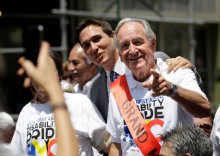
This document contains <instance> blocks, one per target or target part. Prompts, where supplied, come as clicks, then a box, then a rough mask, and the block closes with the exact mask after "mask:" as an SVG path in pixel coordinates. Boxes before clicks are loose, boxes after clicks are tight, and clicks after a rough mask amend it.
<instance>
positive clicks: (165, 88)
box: [143, 69, 171, 96]
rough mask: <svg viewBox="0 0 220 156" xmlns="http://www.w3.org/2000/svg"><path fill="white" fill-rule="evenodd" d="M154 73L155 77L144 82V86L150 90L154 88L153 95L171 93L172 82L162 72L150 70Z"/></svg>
mask: <svg viewBox="0 0 220 156" xmlns="http://www.w3.org/2000/svg"><path fill="white" fill-rule="evenodd" d="M150 72H151V74H152V75H153V79H152V80H150V81H147V82H143V86H144V87H146V88H148V89H149V90H151V89H152V90H153V92H154V93H153V94H152V95H153V96H159V95H170V92H171V88H170V82H168V81H167V80H166V79H165V78H164V77H163V76H162V75H161V74H159V73H158V72H157V71H156V70H155V69H151V70H150Z"/></svg>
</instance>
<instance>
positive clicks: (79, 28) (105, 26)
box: [75, 19, 113, 43]
mask: <svg viewBox="0 0 220 156" xmlns="http://www.w3.org/2000/svg"><path fill="white" fill-rule="evenodd" d="M89 25H96V26H99V27H101V28H102V31H103V32H104V33H106V34H107V35H108V36H109V37H112V32H113V29H112V27H111V25H110V24H109V23H108V22H106V21H103V20H97V19H86V20H83V21H81V22H80V23H79V24H78V26H77V27H76V29H75V40H76V42H79V43H80V41H79V34H80V33H81V31H82V30H83V29H84V28H86V27H87V26H89Z"/></svg>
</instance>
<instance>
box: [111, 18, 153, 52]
mask: <svg viewBox="0 0 220 156" xmlns="http://www.w3.org/2000/svg"><path fill="white" fill-rule="evenodd" d="M128 22H138V23H140V24H141V25H142V26H143V27H144V32H145V35H146V36H147V38H148V40H149V41H150V42H151V41H152V40H153V39H155V40H156V35H155V33H154V32H153V30H152V29H151V26H150V24H149V23H148V22H147V21H146V20H143V19H138V18H124V19H122V20H121V21H119V23H118V25H117V27H116V28H115V35H114V42H115V46H116V47H117V48H119V42H118V31H119V30H120V28H121V27H122V26H123V25H124V24H126V23H128Z"/></svg>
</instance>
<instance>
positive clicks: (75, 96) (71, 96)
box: [64, 92, 90, 104]
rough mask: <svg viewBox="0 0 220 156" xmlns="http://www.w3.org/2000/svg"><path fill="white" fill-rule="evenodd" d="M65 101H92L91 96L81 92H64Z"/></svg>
mask: <svg viewBox="0 0 220 156" xmlns="http://www.w3.org/2000/svg"><path fill="white" fill-rule="evenodd" d="M64 97H65V101H67V104H68V101H75V102H77V103H83V102H85V101H90V100H89V98H88V97H87V96H86V95H84V94H81V93H66V92H65V93H64Z"/></svg>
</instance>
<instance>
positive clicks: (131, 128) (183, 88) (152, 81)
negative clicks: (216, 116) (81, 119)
mask: <svg viewBox="0 0 220 156" xmlns="http://www.w3.org/2000/svg"><path fill="white" fill-rule="evenodd" d="M115 43H116V46H117V47H118V50H119V53H120V57H121V59H122V61H123V62H124V63H125V64H126V66H127V67H128V68H129V69H130V72H128V73H126V74H125V75H123V76H121V77H119V78H118V79H117V80H116V81H115V82H114V83H112V84H111V94H110V103H109V115H108V124H107V130H108V131H109V133H110V134H111V136H112V142H113V143H112V145H111V148H110V155H114V156H115V155H137V156H138V155H157V154H159V151H160V138H159V136H160V135H161V134H163V133H164V132H166V131H169V130H170V129H174V128H177V127H181V126H182V125H190V124H193V120H192V119H193V116H197V117H202V116H205V115H209V113H210V103H209V101H208V100H207V98H206V96H205V94H204V93H203V92H202V91H201V89H200V87H199V86H198V83H197V81H196V78H195V74H194V73H193V72H192V71H191V70H189V69H178V70H177V71H171V72H170V73H169V74H168V73H167V72H166V71H167V64H166V62H163V61H162V59H157V60H156V61H155V59H154V57H153V55H154V52H155V51H156V36H155V34H154V32H153V31H152V29H151V27H150V25H149V24H148V23H147V22H146V21H144V20H141V19H130V18H127V19H123V20H122V21H120V22H119V24H118V26H117V27H116V30H115ZM137 108H138V109H137Z"/></svg>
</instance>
